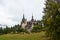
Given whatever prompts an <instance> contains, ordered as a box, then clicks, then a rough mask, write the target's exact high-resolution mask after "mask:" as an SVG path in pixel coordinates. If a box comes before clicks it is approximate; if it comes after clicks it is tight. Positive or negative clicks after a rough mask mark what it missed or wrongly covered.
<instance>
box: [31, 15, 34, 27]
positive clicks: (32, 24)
mask: <svg viewBox="0 0 60 40" xmlns="http://www.w3.org/2000/svg"><path fill="white" fill-rule="evenodd" d="M31 27H32V28H33V27H34V17H33V15H32V19H31Z"/></svg>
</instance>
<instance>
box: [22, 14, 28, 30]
mask: <svg viewBox="0 0 60 40" xmlns="http://www.w3.org/2000/svg"><path fill="white" fill-rule="evenodd" d="M26 25H27V21H26V19H25V17H24V14H23V19H22V22H21V27H22V28H23V29H25V27H26Z"/></svg>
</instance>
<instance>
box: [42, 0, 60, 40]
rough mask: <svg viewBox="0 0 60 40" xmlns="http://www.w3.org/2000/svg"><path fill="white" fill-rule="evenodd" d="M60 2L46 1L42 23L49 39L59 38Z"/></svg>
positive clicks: (55, 39)
mask: <svg viewBox="0 0 60 40" xmlns="http://www.w3.org/2000/svg"><path fill="white" fill-rule="evenodd" d="M59 22H60V3H56V2H55V1H53V0H47V1H46V7H45V9H44V16H43V23H44V26H45V27H46V32H47V36H49V37H50V40H60V38H59V37H60V34H59V33H60V31H59V30H60V23H59Z"/></svg>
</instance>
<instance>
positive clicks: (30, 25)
mask: <svg viewBox="0 0 60 40" xmlns="http://www.w3.org/2000/svg"><path fill="white" fill-rule="evenodd" d="M34 21H35V20H34V18H33V15H32V19H31V21H29V22H27V20H26V19H25V17H24V14H23V19H22V21H21V27H22V28H23V29H25V30H27V31H28V32H30V31H31V30H32V29H33V27H34V23H35V22H34Z"/></svg>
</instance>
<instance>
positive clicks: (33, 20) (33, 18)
mask: <svg viewBox="0 0 60 40" xmlns="http://www.w3.org/2000/svg"><path fill="white" fill-rule="evenodd" d="M31 21H34V18H33V13H32V19H31Z"/></svg>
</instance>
